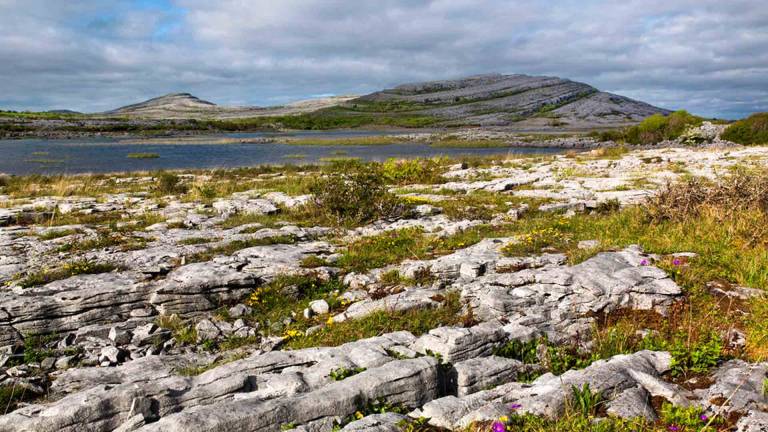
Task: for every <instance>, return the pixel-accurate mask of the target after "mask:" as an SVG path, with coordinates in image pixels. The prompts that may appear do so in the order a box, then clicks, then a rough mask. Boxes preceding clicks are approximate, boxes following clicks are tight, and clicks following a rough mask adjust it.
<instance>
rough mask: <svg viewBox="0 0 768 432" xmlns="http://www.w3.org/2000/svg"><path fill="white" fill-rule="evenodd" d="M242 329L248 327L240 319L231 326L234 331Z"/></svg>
mask: <svg viewBox="0 0 768 432" xmlns="http://www.w3.org/2000/svg"><path fill="white" fill-rule="evenodd" d="M243 327H248V323H246V322H245V320H244V319H242V318H241V319H238V320H237V321H235V322H234V324H232V328H233V329H235V330H237V329H241V328H243Z"/></svg>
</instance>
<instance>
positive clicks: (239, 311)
mask: <svg viewBox="0 0 768 432" xmlns="http://www.w3.org/2000/svg"><path fill="white" fill-rule="evenodd" d="M252 311H253V309H251V308H250V307H248V306H246V305H244V304H242V303H238V304H236V305H234V306H232V307H231V308H229V316H231V317H232V318H240V317H242V316H245V315H250V314H251V312H252Z"/></svg>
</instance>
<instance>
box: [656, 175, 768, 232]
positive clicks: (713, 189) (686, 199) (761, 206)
mask: <svg viewBox="0 0 768 432" xmlns="http://www.w3.org/2000/svg"><path fill="white" fill-rule="evenodd" d="M704 208H710V209H712V208H714V209H717V210H718V211H719V212H721V213H722V214H723V216H729V215H732V214H734V213H735V212H739V211H744V210H759V211H762V212H768V170H765V169H762V170H758V171H747V170H743V169H742V170H736V171H735V172H733V173H732V174H730V175H728V176H726V177H723V178H721V179H720V180H719V181H717V182H712V181H709V180H707V179H705V178H701V177H691V178H688V179H685V180H683V181H681V182H679V183H676V184H670V185H667V186H666V187H665V188H663V189H662V190H661V191H660V193H658V194H657V195H656V196H654V197H653V198H651V200H650V203H649V205H648V207H647V209H648V213H649V215H650V216H651V218H652V219H653V220H656V221H659V220H678V221H679V220H683V219H684V218H686V217H691V216H697V215H699V214H700V212H701V210H702V209H704Z"/></svg>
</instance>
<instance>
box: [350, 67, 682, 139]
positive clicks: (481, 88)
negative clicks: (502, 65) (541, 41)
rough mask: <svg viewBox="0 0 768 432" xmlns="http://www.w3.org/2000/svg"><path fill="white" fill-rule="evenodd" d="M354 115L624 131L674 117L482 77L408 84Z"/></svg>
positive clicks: (572, 85) (527, 79) (536, 84)
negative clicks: (656, 118)
mask: <svg viewBox="0 0 768 432" xmlns="http://www.w3.org/2000/svg"><path fill="white" fill-rule="evenodd" d="M344 107H345V108H346V109H348V110H349V111H352V112H367V113H376V112H380V113H393V112H397V113H412V114H414V115H426V116H432V117H436V118H437V119H439V120H440V123H442V124H444V125H478V126H512V125H516V126H522V127H541V126H572V127H591V126H619V125H626V124H632V123H636V122H639V121H640V120H642V119H643V118H645V117H648V116H650V115H652V114H656V113H663V114H667V113H669V111H667V110H665V109H662V108H658V107H654V106H652V105H649V104H647V103H645V102H640V101H636V100H633V99H630V98H627V97H624V96H619V95H615V94H611V93H606V92H602V91H600V90H598V89H596V88H594V87H592V86H590V85H588V84H584V83H579V82H575V81H571V80H567V79H562V78H557V77H546V76H541V77H537V76H528V75H501V74H490V75H478V76H471V77H467V78H462V79H456V80H445V81H429V82H423V83H413V84H404V85H400V86H397V87H395V88H393V89H388V90H383V91H379V92H375V93H372V94H369V95H366V96H362V97H360V98H357V99H354V100H352V101H350V102H348V103H347V104H344Z"/></svg>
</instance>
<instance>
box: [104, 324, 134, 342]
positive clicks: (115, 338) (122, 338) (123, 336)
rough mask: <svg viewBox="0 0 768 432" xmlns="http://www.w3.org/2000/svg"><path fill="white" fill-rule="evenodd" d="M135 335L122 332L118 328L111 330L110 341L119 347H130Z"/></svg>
mask: <svg viewBox="0 0 768 432" xmlns="http://www.w3.org/2000/svg"><path fill="white" fill-rule="evenodd" d="M132 338H133V335H132V334H131V333H130V332H128V331H125V330H120V329H118V328H117V327H112V328H111V329H109V340H111V341H112V342H114V343H115V345H117V346H123V345H128V344H129V343H131V339H132Z"/></svg>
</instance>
